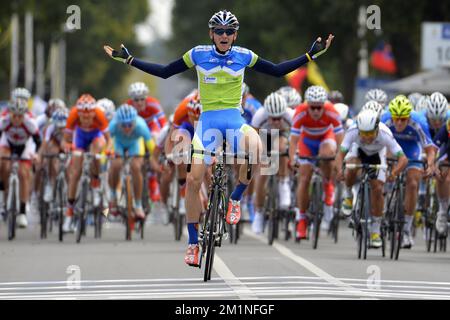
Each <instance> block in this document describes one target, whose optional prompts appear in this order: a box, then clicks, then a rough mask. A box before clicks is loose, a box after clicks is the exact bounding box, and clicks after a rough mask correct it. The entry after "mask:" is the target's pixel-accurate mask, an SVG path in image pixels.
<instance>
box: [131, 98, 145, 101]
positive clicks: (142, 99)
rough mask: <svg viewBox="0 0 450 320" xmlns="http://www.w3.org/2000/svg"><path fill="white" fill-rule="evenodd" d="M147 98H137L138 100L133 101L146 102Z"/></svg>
mask: <svg viewBox="0 0 450 320" xmlns="http://www.w3.org/2000/svg"><path fill="white" fill-rule="evenodd" d="M144 100H145V98H137V99H133V101H136V102H139V101H144Z"/></svg>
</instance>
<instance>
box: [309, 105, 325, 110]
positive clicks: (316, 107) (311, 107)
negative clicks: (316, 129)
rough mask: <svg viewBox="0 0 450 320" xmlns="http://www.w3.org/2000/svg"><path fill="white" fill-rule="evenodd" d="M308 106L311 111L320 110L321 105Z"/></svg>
mask: <svg viewBox="0 0 450 320" xmlns="http://www.w3.org/2000/svg"><path fill="white" fill-rule="evenodd" d="M309 108H310V109H311V110H312V111H320V110H322V108H323V106H309Z"/></svg>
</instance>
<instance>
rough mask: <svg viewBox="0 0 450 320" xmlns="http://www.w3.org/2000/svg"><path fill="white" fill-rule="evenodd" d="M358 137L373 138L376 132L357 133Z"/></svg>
mask: <svg viewBox="0 0 450 320" xmlns="http://www.w3.org/2000/svg"><path fill="white" fill-rule="evenodd" d="M359 135H360V136H361V137H365V138H372V137H375V136H376V135H377V130H372V131H359Z"/></svg>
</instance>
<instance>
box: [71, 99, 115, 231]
mask: <svg viewBox="0 0 450 320" xmlns="http://www.w3.org/2000/svg"><path fill="white" fill-rule="evenodd" d="M73 139H74V140H75V141H73V145H72V140H73ZM62 143H63V148H64V150H65V151H67V152H68V151H70V150H72V148H75V149H76V150H80V151H82V152H89V151H90V152H92V153H94V154H101V153H102V151H103V150H104V149H105V148H106V149H107V150H109V149H110V147H111V137H110V135H109V132H108V120H106V116H105V114H104V112H103V111H102V110H101V109H100V108H99V107H98V106H97V101H96V100H95V99H94V97H92V96H91V95H90V94H83V95H81V97H80V98H78V100H77V102H76V105H75V106H74V107H73V108H72V109H71V111H70V113H69V117H68V119H67V124H66V129H65V132H64V137H63V142H62ZM82 164H83V157H73V158H72V163H71V165H70V168H69V182H68V190H67V191H68V192H67V202H68V207H67V211H66V214H65V215H66V219H65V221H64V225H63V230H64V232H71V231H73V229H72V219H73V206H74V204H75V196H76V193H77V186H78V181H79V180H80V177H81V168H82ZM99 174H100V163H99V161H98V160H97V159H95V160H94V161H93V174H92V180H91V187H92V188H93V191H94V197H98V196H99V193H100V179H99ZM94 202H96V201H94Z"/></svg>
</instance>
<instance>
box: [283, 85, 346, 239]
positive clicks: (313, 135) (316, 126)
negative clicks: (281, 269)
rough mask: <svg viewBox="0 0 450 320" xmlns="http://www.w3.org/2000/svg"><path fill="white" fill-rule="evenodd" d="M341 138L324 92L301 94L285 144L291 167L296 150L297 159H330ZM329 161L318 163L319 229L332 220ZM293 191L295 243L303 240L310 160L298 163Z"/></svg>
mask: <svg viewBox="0 0 450 320" xmlns="http://www.w3.org/2000/svg"><path fill="white" fill-rule="evenodd" d="M343 137H344V129H343V127H342V123H341V118H340V117H339V113H338V112H337V111H336V109H335V108H334V106H333V104H331V102H329V101H328V94H327V91H326V90H325V89H324V88H323V87H321V86H311V87H309V88H308V89H307V90H306V92H305V102H304V103H303V104H301V105H300V106H298V107H297V109H296V110H295V115H294V120H293V125H292V128H291V140H290V144H289V160H290V164H291V166H293V165H294V163H295V155H296V152H297V150H298V152H299V155H300V157H317V156H318V157H326V158H329V157H334V156H335V154H336V151H337V148H338V147H339V145H340V144H341V142H342V139H343ZM332 168H333V164H332V162H331V161H324V162H322V163H320V169H321V171H322V174H323V190H324V194H325V197H324V202H325V206H324V218H323V220H322V224H321V227H322V228H323V229H327V228H328V227H329V223H330V222H331V219H332V218H333V203H334V183H333V177H332ZM299 170H300V174H299V176H298V188H297V207H296V208H295V211H296V221H297V232H296V237H297V239H306V238H307V234H306V232H307V226H308V223H307V216H306V210H308V207H309V192H308V190H309V184H310V181H311V178H312V174H313V162H312V160H306V159H301V160H300V168H299Z"/></svg>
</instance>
